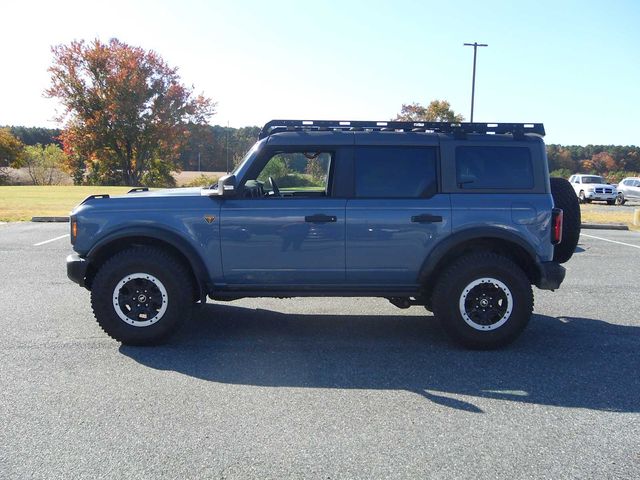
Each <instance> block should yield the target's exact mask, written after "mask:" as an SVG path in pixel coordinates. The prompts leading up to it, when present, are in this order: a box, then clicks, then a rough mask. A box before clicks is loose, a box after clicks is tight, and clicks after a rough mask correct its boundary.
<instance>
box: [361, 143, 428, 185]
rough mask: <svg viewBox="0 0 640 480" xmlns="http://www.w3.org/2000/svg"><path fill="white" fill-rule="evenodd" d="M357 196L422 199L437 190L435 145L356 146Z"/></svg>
mask: <svg viewBox="0 0 640 480" xmlns="http://www.w3.org/2000/svg"><path fill="white" fill-rule="evenodd" d="M355 162H356V163H355V190H356V191H355V193H356V197H358V198H424V197H430V196H432V195H434V194H435V193H436V191H437V181H436V149H435V148H434V147H359V148H358V149H357V150H356V158H355Z"/></svg>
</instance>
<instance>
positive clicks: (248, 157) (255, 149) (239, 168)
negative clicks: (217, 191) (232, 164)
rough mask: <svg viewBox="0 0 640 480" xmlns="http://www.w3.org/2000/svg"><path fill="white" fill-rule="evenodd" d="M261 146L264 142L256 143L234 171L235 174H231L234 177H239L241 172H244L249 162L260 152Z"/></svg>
mask: <svg viewBox="0 0 640 480" xmlns="http://www.w3.org/2000/svg"><path fill="white" fill-rule="evenodd" d="M260 145H262V142H256V143H254V144H253V147H251V149H250V150H249V151H248V152H247V154H246V155H245V156H244V158H243V159H242V160H241V161H240V163H238V165H237V166H236V168H234V169H233V172H231V174H232V175H235V176H236V177H237V176H238V173H239V172H241V171H244V169H245V167H246V164H247V162H248V161H249V159H250V158H251V157H253V155H254V154H255V153H256V152H257V151H258V149H259V148H260Z"/></svg>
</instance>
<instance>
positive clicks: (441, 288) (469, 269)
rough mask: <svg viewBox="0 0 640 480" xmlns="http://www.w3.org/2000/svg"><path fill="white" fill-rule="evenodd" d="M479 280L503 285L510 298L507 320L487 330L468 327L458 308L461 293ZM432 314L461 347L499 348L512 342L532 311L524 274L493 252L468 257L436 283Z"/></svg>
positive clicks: (446, 272) (456, 263) (528, 283)
mask: <svg viewBox="0 0 640 480" xmlns="http://www.w3.org/2000/svg"><path fill="white" fill-rule="evenodd" d="M482 277H492V278H495V279H496V280H500V281H501V282H503V283H505V284H506V285H507V287H508V288H509V290H510V292H511V295H512V297H513V310H512V312H511V315H510V317H509V320H507V322H506V323H505V324H504V325H502V326H501V327H498V328H497V329H495V330H490V331H479V330H476V329H474V328H473V327H471V326H470V325H468V324H467V323H466V322H465V321H464V319H463V317H462V315H461V314H460V311H459V307H458V303H459V299H460V295H461V294H462V290H463V289H464V288H465V287H466V286H467V285H468V284H469V283H471V282H472V281H474V280H477V279H478V278H482ZM433 312H434V315H435V316H436V318H438V319H439V321H440V323H441V324H442V327H443V328H444V330H445V332H446V333H447V334H448V335H449V336H450V337H451V338H452V339H453V340H455V341H456V342H458V343H460V344H462V345H463V346H465V347H467V348H471V349H478V350H488V349H494V348H500V347H503V346H505V345H508V344H509V343H511V342H513V341H514V340H515V339H516V338H517V337H518V336H519V335H520V334H521V333H522V331H523V330H524V329H525V327H526V326H527V324H528V322H529V319H530V318H531V314H532V312H533V291H532V289H531V284H530V282H529V279H528V278H527V276H526V274H525V273H524V272H523V271H522V269H521V268H520V267H519V266H518V265H517V264H515V263H514V262H513V261H511V260H510V259H508V258H506V257H504V256H502V255H498V254H493V253H478V254H469V255H466V256H464V257H461V258H459V259H458V260H457V261H455V262H454V263H453V264H451V265H450V266H449V267H448V268H447V269H446V271H445V272H444V273H443V275H442V276H441V277H440V279H439V280H438V283H437V285H436V287H435V289H434V292H433Z"/></svg>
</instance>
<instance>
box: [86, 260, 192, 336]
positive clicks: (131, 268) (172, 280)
mask: <svg viewBox="0 0 640 480" xmlns="http://www.w3.org/2000/svg"><path fill="white" fill-rule="evenodd" d="M136 272H144V273H149V274H151V275H153V276H155V277H156V278H158V279H159V280H160V281H161V282H162V283H163V285H164V286H165V288H166V289H167V293H168V305H167V310H166V312H165V313H164V315H163V317H162V318H161V319H160V320H158V321H157V322H156V323H154V324H153V325H149V326H146V327H136V326H133V325H128V324H127V323H125V322H124V321H122V319H121V318H120V317H118V315H117V313H116V311H115V309H114V306H113V301H112V295H113V290H114V288H115V286H116V285H117V283H118V282H119V281H120V280H122V279H123V278H124V277H125V276H126V275H127V274H131V273H136ZM191 290H192V289H191V280H190V277H189V274H188V272H187V270H186V269H185V267H184V266H183V265H182V264H181V263H180V262H179V261H177V260H176V259H175V258H173V257H172V256H171V255H169V254H167V253H166V252H165V251H163V250H162V249H159V248H155V247H137V248H130V249H127V250H123V251H122V252H119V253H117V254H115V255H114V256H113V257H111V258H110V259H108V260H107V261H106V262H105V263H104V264H103V265H102V266H101V267H100V269H99V270H98V272H97V273H96V276H95V278H94V280H93V284H92V288H91V307H92V309H93V313H94V315H95V317H96V320H97V322H98V325H99V326H100V328H102V330H104V332H105V333H106V334H107V335H109V336H110V337H111V338H113V339H115V340H117V341H119V342H122V343H124V344H128V345H154V344H159V343H162V342H164V341H166V339H167V338H168V337H169V336H170V335H172V334H173V333H174V332H175V331H176V330H177V329H178V328H179V327H180V325H181V324H182V323H183V321H185V320H188V319H189V318H190V316H191V311H192V308H193V301H192V298H191Z"/></svg>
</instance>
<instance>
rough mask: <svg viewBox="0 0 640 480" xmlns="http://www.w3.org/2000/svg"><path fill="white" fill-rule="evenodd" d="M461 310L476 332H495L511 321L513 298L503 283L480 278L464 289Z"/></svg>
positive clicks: (492, 279) (465, 319)
mask: <svg viewBox="0 0 640 480" xmlns="http://www.w3.org/2000/svg"><path fill="white" fill-rule="evenodd" d="M459 308H460V314H461V315H462V318H463V319H464V321H465V322H466V323H467V324H468V325H469V326H471V327H473V328H474V329H476V330H483V331H486V330H495V329H496V328H499V327H501V326H502V325H503V324H504V323H505V322H506V321H507V320H508V319H509V316H510V315H511V311H512V310H513V297H512V295H511V291H510V290H509V288H508V287H507V286H506V285H505V284H504V283H503V282H501V281H499V280H496V279H494V278H480V279H477V280H474V281H473V282H471V283H469V285H467V286H466V287H465V288H464V289H463V291H462V295H461V297H460V303H459Z"/></svg>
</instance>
